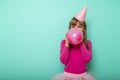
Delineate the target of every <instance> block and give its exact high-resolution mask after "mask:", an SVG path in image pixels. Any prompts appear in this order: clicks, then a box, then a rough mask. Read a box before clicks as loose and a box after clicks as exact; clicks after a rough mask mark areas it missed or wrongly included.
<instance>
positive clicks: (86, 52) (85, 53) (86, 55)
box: [80, 41, 92, 62]
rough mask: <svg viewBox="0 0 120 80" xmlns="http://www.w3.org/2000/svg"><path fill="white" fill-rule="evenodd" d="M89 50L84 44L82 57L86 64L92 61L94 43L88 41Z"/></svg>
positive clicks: (82, 44)
mask: <svg viewBox="0 0 120 80" xmlns="http://www.w3.org/2000/svg"><path fill="white" fill-rule="evenodd" d="M88 47H89V50H88V49H87V48H86V46H85V44H84V42H82V43H81V46H80V49H81V52H82V56H83V59H84V61H85V62H90V61H91V59H92V43H91V41H88Z"/></svg>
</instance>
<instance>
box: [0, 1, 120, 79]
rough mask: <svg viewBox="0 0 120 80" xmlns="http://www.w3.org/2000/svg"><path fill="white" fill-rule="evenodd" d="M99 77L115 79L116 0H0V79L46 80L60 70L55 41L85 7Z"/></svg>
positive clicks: (118, 65)
mask: <svg viewBox="0 0 120 80" xmlns="http://www.w3.org/2000/svg"><path fill="white" fill-rule="evenodd" d="M86 5H87V6H88V11H87V15H86V22H87V29H88V30H87V33H88V39H90V40H91V41H92V44H93V58H92V61H91V62H90V63H89V64H88V65H87V66H88V72H90V73H92V74H93V75H94V76H96V77H97V79H98V80H119V79H120V76H119V74H120V62H119V61H120V36H119V34H120V9H119V7H120V0H0V80H50V79H51V78H52V77H53V76H54V75H56V74H58V73H61V72H63V69H64V65H63V64H62V63H61V62H60V60H59V54H60V53H59V51H60V42H61V40H62V39H64V38H65V33H66V31H67V30H68V26H69V21H70V20H71V18H72V17H74V16H75V15H76V14H77V13H78V12H79V11H80V10H81V9H82V8H83V7H84V6H86Z"/></svg>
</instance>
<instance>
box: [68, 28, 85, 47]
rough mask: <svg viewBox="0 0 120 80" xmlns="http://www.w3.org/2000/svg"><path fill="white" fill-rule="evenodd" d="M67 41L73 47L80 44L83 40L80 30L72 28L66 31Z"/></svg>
mask: <svg viewBox="0 0 120 80" xmlns="http://www.w3.org/2000/svg"><path fill="white" fill-rule="evenodd" d="M67 39H68V42H69V43H71V44H73V45H77V44H80V43H81V42H82V40H83V33H82V32H81V31H80V30H78V29H76V28H73V29H71V30H69V31H68V33H67Z"/></svg>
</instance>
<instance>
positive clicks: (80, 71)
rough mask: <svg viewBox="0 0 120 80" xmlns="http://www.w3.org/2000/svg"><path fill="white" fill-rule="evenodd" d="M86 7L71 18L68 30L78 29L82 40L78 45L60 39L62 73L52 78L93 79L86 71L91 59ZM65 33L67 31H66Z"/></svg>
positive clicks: (58, 79) (59, 79)
mask: <svg viewBox="0 0 120 80" xmlns="http://www.w3.org/2000/svg"><path fill="white" fill-rule="evenodd" d="M86 11H87V7H85V8H84V9H83V10H82V11H81V12H80V13H78V14H77V15H76V16H75V17H73V18H72V20H71V21H70V25H69V30H70V29H72V28H76V29H79V30H80V31H82V32H83V40H82V42H81V43H80V44H78V45H72V44H70V43H69V42H68V39H67V38H66V39H65V40H62V41H61V46H60V61H61V62H62V63H63V64H64V65H65V69H64V73H62V74H59V75H57V76H55V77H54V78H53V79H52V80H95V78H94V77H93V76H92V75H90V74H88V73H87V67H86V63H88V62H90V61H91V59H92V43H91V41H90V40H87V34H86V23H85V15H86ZM66 35H67V33H66Z"/></svg>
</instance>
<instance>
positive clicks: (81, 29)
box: [70, 22, 83, 32]
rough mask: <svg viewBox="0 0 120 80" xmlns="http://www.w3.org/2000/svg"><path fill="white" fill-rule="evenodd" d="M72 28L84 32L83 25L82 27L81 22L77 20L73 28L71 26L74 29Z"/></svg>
mask: <svg viewBox="0 0 120 80" xmlns="http://www.w3.org/2000/svg"><path fill="white" fill-rule="evenodd" d="M72 28H76V29H79V30H80V31H81V32H83V27H82V26H80V24H79V22H77V23H76V24H75V25H74V26H71V28H70V29H72Z"/></svg>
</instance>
